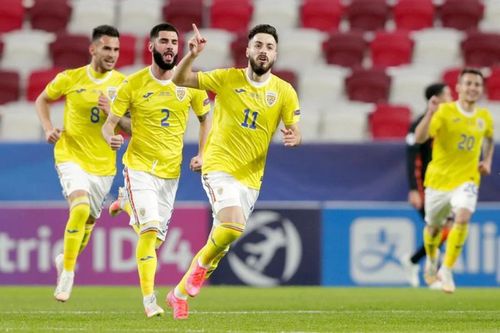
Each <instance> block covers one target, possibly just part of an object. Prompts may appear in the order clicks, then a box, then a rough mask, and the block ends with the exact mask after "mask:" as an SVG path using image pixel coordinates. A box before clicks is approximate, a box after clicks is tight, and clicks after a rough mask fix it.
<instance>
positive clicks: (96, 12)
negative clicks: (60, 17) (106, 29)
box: [68, 0, 116, 35]
mask: <svg viewBox="0 0 500 333" xmlns="http://www.w3.org/2000/svg"><path fill="white" fill-rule="evenodd" d="M115 7H116V2H115V0H85V1H75V2H73V11H72V14H71V20H70V22H69V25H68V32H70V33H72V34H85V35H90V33H91V32H92V29H94V28H95V27H97V26H99V25H102V24H109V25H113V26H114V25H115V12H116V10H115Z"/></svg>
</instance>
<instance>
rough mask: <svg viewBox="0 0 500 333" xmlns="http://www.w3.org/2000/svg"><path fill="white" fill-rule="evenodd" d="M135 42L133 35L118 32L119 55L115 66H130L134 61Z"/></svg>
mask: <svg viewBox="0 0 500 333" xmlns="http://www.w3.org/2000/svg"><path fill="white" fill-rule="evenodd" d="M136 44H137V39H136V38H135V36H133V35H127V34H120V56H119V57H118V62H117V63H116V67H124V66H130V65H133V64H134V63H135V54H136V47H135V46H136Z"/></svg>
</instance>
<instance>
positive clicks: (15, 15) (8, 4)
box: [0, 0, 24, 33]
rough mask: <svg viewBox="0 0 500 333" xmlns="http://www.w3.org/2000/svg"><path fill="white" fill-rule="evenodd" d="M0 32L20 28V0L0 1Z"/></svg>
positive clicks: (21, 18)
mask: <svg viewBox="0 0 500 333" xmlns="http://www.w3.org/2000/svg"><path fill="white" fill-rule="evenodd" d="M0 17H1V18H2V19H1V20H0V33H3V32H8V31H12V30H17V29H21V27H22V25H23V19H24V7H23V1H22V0H2V1H0Z"/></svg>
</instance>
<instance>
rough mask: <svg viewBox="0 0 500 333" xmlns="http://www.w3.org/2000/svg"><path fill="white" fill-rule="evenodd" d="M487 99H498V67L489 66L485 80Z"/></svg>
mask: <svg viewBox="0 0 500 333" xmlns="http://www.w3.org/2000/svg"><path fill="white" fill-rule="evenodd" d="M487 92H488V100H490V101H500V67H498V66H497V67H493V68H491V73H490V75H489V76H488V80H487Z"/></svg>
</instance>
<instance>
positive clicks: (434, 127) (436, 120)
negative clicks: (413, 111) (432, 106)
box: [429, 106, 444, 138]
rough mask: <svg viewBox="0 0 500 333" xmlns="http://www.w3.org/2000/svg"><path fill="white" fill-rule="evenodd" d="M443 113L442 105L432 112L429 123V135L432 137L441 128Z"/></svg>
mask: <svg viewBox="0 0 500 333" xmlns="http://www.w3.org/2000/svg"><path fill="white" fill-rule="evenodd" d="M443 113H444V108H443V107H442V106H439V108H438V109H437V111H436V113H434V115H433V116H432V119H431V123H430V125H429V136H430V137H432V138H433V137H435V136H436V135H437V133H438V132H439V129H440V128H441V125H442V123H443Z"/></svg>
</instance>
